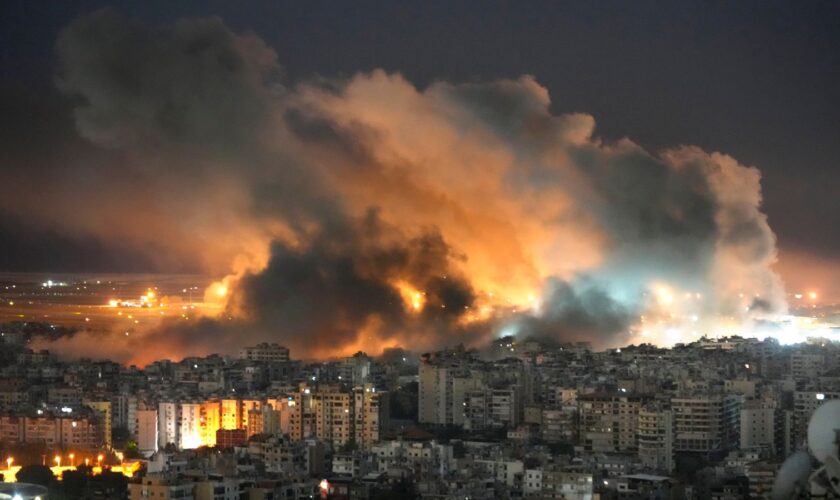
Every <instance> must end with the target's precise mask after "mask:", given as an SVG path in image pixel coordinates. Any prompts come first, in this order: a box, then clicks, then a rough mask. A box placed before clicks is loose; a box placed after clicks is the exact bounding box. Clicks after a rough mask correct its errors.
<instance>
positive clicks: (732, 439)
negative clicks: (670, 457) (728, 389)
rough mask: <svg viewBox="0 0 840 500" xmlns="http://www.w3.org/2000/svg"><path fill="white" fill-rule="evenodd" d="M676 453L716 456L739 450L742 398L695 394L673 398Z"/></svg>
mask: <svg viewBox="0 0 840 500" xmlns="http://www.w3.org/2000/svg"><path fill="white" fill-rule="evenodd" d="M671 409H672V410H673V413H674V450H675V451H685V452H697V453H712V452H718V451H725V450H730V449H732V448H734V447H736V446H738V431H739V425H738V419H739V415H740V397H739V396H736V395H731V394H729V395H724V394H712V393H705V394H700V393H698V394H694V395H686V396H679V397H674V398H671Z"/></svg>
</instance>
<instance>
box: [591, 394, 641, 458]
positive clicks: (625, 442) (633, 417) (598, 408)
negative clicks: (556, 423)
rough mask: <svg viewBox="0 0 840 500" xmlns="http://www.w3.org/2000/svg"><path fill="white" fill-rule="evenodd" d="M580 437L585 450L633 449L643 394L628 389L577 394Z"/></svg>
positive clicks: (613, 450)
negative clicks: (627, 391)
mask: <svg viewBox="0 0 840 500" xmlns="http://www.w3.org/2000/svg"><path fill="white" fill-rule="evenodd" d="M578 405H579V408H580V440H581V444H582V445H583V447H584V449H585V450H586V451H591V452H623V451H626V452H635V451H636V450H637V448H638V446H637V441H636V434H637V431H638V429H639V410H640V409H641V407H642V398H641V397H640V396H638V395H632V394H628V393H593V394H585V395H582V396H578Z"/></svg>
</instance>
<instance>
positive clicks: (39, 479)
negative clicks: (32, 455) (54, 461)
mask: <svg viewBox="0 0 840 500" xmlns="http://www.w3.org/2000/svg"><path fill="white" fill-rule="evenodd" d="M15 478H16V479H17V480H18V482H19V483H32V484H40V485H41V486H49V484H50V481H52V480H53V479H55V476H53V473H52V471H51V470H50V468H49V467H47V466H46V465H24V466H23V467H21V469H20V470H19V471H18V473H17V474H16V475H15Z"/></svg>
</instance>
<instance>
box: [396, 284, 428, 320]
mask: <svg viewBox="0 0 840 500" xmlns="http://www.w3.org/2000/svg"><path fill="white" fill-rule="evenodd" d="M394 286H396V287H397V290H399V292H400V297H402V299H403V302H405V306H406V308H408V309H409V310H410V311H412V312H415V313H416V312H420V311H422V310H423V306H424V305H425V304H426V294H425V293H424V292H421V291H420V290H418V289H417V288H415V287H413V286H412V285H410V284H409V283H407V282H405V281H398V282H397V283H395V285H394Z"/></svg>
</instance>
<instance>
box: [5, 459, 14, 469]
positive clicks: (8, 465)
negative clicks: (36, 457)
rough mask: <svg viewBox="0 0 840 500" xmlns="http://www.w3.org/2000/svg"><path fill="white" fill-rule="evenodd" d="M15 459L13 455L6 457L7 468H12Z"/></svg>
mask: <svg viewBox="0 0 840 500" xmlns="http://www.w3.org/2000/svg"><path fill="white" fill-rule="evenodd" d="M14 461H15V459H14V458H12V457H9V458H7V459H6V469H8V470H11V469H12V464H13V463H14Z"/></svg>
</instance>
